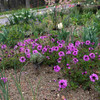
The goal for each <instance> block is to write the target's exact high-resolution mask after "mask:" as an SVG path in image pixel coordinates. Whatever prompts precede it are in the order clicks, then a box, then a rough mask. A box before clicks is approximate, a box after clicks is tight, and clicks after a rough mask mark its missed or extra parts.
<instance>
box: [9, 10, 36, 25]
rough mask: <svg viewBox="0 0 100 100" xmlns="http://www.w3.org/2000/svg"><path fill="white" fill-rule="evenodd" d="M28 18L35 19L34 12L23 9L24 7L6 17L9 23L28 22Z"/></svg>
mask: <svg viewBox="0 0 100 100" xmlns="http://www.w3.org/2000/svg"><path fill="white" fill-rule="evenodd" d="M30 19H33V20H35V12H32V11H28V10H24V9H23V10H22V11H20V12H17V13H15V14H12V15H11V16H10V17H8V20H9V23H10V25H14V24H19V23H29V20H30Z"/></svg>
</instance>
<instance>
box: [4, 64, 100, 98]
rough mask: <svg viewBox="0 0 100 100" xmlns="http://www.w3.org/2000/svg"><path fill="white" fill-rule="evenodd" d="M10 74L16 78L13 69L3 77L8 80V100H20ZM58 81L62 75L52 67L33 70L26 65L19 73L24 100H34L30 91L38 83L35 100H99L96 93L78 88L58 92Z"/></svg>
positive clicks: (34, 88) (6, 71)
mask: <svg viewBox="0 0 100 100" xmlns="http://www.w3.org/2000/svg"><path fill="white" fill-rule="evenodd" d="M11 74H12V75H13V77H16V76H15V73H14V70H13V69H10V70H5V75H6V77H7V78H8V80H9V95H10V100H21V96H20V94H19V93H18V90H17V88H16V86H15V83H14V81H13V79H12V78H11ZM19 74H20V72H19V70H17V75H19ZM60 79H63V75H62V73H61V72H58V73H56V72H54V71H53V67H49V66H41V68H40V69H38V70H35V69H34V66H33V65H32V64H28V65H27V66H25V67H24V70H23V71H22V73H21V81H20V83H21V88H22V93H23V96H24V100H34V99H33V95H32V91H31V89H32V88H33V91H34V92H35V91H36V88H37V85H38V83H39V81H40V83H39V86H38V88H37V94H36V92H35V94H36V98H35V100H64V99H63V98H64V97H65V98H66V99H67V100H100V98H98V93H97V92H95V91H94V90H91V91H84V90H83V89H81V88H78V89H77V90H69V89H64V90H61V91H59V90H58V89H59V86H58V81H59V80H60ZM55 80H56V81H55ZM29 81H30V82H31V84H32V88H31V86H30V85H29ZM68 84H70V83H68ZM99 96H100V95H99Z"/></svg>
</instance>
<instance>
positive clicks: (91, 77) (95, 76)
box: [90, 73, 99, 82]
mask: <svg viewBox="0 0 100 100" xmlns="http://www.w3.org/2000/svg"><path fill="white" fill-rule="evenodd" d="M90 80H91V81H92V82H95V81H96V80H99V77H98V75H97V74H94V73H93V74H92V75H90Z"/></svg>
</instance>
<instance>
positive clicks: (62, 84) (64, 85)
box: [59, 79, 67, 88]
mask: <svg viewBox="0 0 100 100" xmlns="http://www.w3.org/2000/svg"><path fill="white" fill-rule="evenodd" d="M66 87H67V80H64V79H62V80H60V81H59V88H66Z"/></svg>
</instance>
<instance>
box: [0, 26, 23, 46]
mask: <svg viewBox="0 0 100 100" xmlns="http://www.w3.org/2000/svg"><path fill="white" fill-rule="evenodd" d="M2 31H3V32H2V33H0V42H3V43H5V44H7V45H9V46H14V45H15V44H16V43H17V42H18V41H19V40H22V39H24V32H23V29H22V28H20V27H18V26H13V27H12V28H3V30H2Z"/></svg>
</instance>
